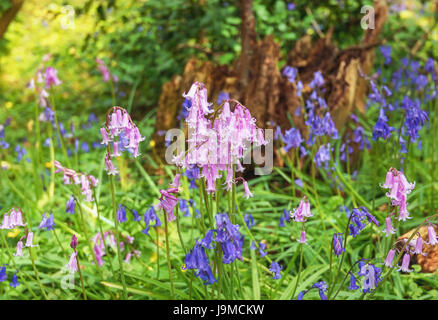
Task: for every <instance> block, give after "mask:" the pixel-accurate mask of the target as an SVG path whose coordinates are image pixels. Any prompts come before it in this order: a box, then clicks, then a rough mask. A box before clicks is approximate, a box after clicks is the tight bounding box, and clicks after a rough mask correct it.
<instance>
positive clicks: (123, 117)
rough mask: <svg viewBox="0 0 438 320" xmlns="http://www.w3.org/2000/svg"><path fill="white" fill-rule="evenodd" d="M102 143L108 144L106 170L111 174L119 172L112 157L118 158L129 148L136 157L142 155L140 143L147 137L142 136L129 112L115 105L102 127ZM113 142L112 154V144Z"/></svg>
mask: <svg viewBox="0 0 438 320" xmlns="http://www.w3.org/2000/svg"><path fill="white" fill-rule="evenodd" d="M100 133H101V135H102V139H103V140H102V144H104V145H106V146H107V149H108V152H107V154H106V156H105V170H106V171H107V172H108V174H110V175H116V174H118V170H117V169H116V168H115V167H114V164H113V162H112V157H114V158H116V157H119V156H120V155H121V152H123V151H125V150H127V151H129V153H131V155H132V156H134V158H136V157H138V156H139V155H140V153H139V151H138V144H139V143H140V142H141V141H143V140H144V139H145V138H144V137H142V136H141V134H140V131H139V130H138V128H137V126H136V125H135V124H134V122H133V121H132V120H131V117H130V116H129V114H128V112H127V111H126V110H125V109H123V108H120V107H113V108H112V109H111V110H110V112H109V114H108V115H107V120H106V122H105V125H104V127H102V128H100ZM111 144H112V151H113V152H112V154H111V152H110V151H111V148H110V145H111Z"/></svg>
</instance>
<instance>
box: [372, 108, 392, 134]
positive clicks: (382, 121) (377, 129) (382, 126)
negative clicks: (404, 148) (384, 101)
mask: <svg viewBox="0 0 438 320" xmlns="http://www.w3.org/2000/svg"><path fill="white" fill-rule="evenodd" d="M387 122H388V118H387V117H386V115H385V110H384V109H383V108H381V109H380V112H379V118H378V119H377V122H376V125H375V126H374V128H373V140H378V139H379V138H383V139H384V140H386V139H388V138H389V137H390V136H391V132H392V131H394V128H393V127H390V126H389V125H388V123H387Z"/></svg>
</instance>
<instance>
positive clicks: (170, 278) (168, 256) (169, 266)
mask: <svg viewBox="0 0 438 320" xmlns="http://www.w3.org/2000/svg"><path fill="white" fill-rule="evenodd" d="M163 212H164V228H165V231H166V254H167V268H168V269H169V282H170V292H171V294H172V299H175V290H174V288H173V279H172V266H171V263H170V249H169V229H168V227H167V215H166V211H165V210H163Z"/></svg>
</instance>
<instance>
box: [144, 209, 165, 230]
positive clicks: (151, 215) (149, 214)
mask: <svg viewBox="0 0 438 320" xmlns="http://www.w3.org/2000/svg"><path fill="white" fill-rule="evenodd" d="M151 221H155V225H154V227H159V226H161V221H160V218H158V215H157V214H156V213H155V209H154V207H153V206H152V207H150V208H148V209H147V210H146V212H145V213H144V222H145V225H146V229H144V230H143V231H142V233H144V234H149V228H150V222H151Z"/></svg>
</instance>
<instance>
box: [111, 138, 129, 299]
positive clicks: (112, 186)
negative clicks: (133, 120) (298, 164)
mask: <svg viewBox="0 0 438 320" xmlns="http://www.w3.org/2000/svg"><path fill="white" fill-rule="evenodd" d="M108 148H109V146H108ZM109 153H110V152H109V150H108V154H109ZM109 178H110V187H111V198H112V204H113V218H114V229H115V233H116V240H117V256H118V258H119V267H120V276H121V278H122V285H123V291H122V292H123V299H125V300H126V299H127V297H128V296H127V290H126V280H125V274H124V272H123V259H122V254H121V252H120V235H119V220H118V219H117V207H116V191H115V189H114V177H113V175H109Z"/></svg>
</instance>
